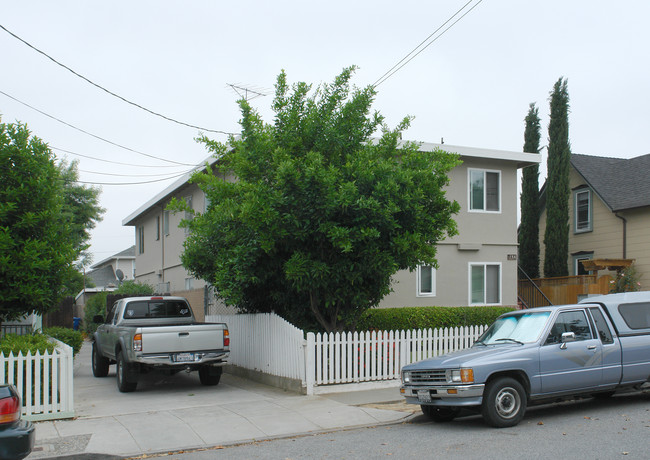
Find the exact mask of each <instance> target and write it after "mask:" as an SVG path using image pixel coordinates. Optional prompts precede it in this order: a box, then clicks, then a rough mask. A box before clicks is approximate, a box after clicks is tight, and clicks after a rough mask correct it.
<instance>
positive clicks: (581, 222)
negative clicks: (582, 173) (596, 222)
mask: <svg viewBox="0 0 650 460" xmlns="http://www.w3.org/2000/svg"><path fill="white" fill-rule="evenodd" d="M573 213H574V216H575V218H574V225H575V226H574V232H575V233H581V232H590V231H591V230H592V226H591V191H590V190H588V189H582V190H577V191H575V192H574V193H573Z"/></svg>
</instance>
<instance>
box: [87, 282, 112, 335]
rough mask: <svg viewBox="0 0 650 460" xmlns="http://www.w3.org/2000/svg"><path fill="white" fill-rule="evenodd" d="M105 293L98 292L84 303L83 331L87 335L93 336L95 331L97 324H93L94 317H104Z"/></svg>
mask: <svg viewBox="0 0 650 460" xmlns="http://www.w3.org/2000/svg"><path fill="white" fill-rule="evenodd" d="M107 295H108V293H107V292H98V293H97V294H95V295H94V296H92V297H91V298H90V299H88V302H86V307H85V313H84V330H85V331H86V332H87V333H88V335H93V334H94V333H95V331H96V330H97V326H98V324H96V323H94V322H93V318H94V317H95V316H96V315H101V316H103V317H106V296H107Z"/></svg>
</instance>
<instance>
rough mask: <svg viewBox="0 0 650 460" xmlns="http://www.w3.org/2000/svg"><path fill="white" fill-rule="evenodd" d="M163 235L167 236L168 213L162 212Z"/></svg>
mask: <svg viewBox="0 0 650 460" xmlns="http://www.w3.org/2000/svg"><path fill="white" fill-rule="evenodd" d="M163 235H165V236H167V235H169V211H164V212H163Z"/></svg>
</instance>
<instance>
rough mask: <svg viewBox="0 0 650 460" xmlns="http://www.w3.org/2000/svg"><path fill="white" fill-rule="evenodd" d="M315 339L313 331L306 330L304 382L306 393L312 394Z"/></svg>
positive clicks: (314, 368)
mask: <svg viewBox="0 0 650 460" xmlns="http://www.w3.org/2000/svg"><path fill="white" fill-rule="evenodd" d="M315 344H316V340H315V336H314V333H313V332H307V341H306V342H305V348H306V349H305V374H306V375H305V384H306V386H307V395H308V396H311V395H313V394H314V377H315V373H316V372H315V370H316V359H315V356H314V352H315V350H316V345H315Z"/></svg>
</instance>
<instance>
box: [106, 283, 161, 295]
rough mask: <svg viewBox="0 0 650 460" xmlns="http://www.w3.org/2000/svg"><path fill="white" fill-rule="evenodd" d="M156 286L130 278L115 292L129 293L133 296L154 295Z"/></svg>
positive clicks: (114, 292)
mask: <svg viewBox="0 0 650 460" xmlns="http://www.w3.org/2000/svg"><path fill="white" fill-rule="evenodd" d="M153 293H154V288H153V286H151V285H150V284H146V283H138V282H137V281H133V280H128V281H124V282H123V283H122V284H120V287H118V288H117V289H116V290H115V291H113V294H128V295H132V296H140V295H153Z"/></svg>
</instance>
